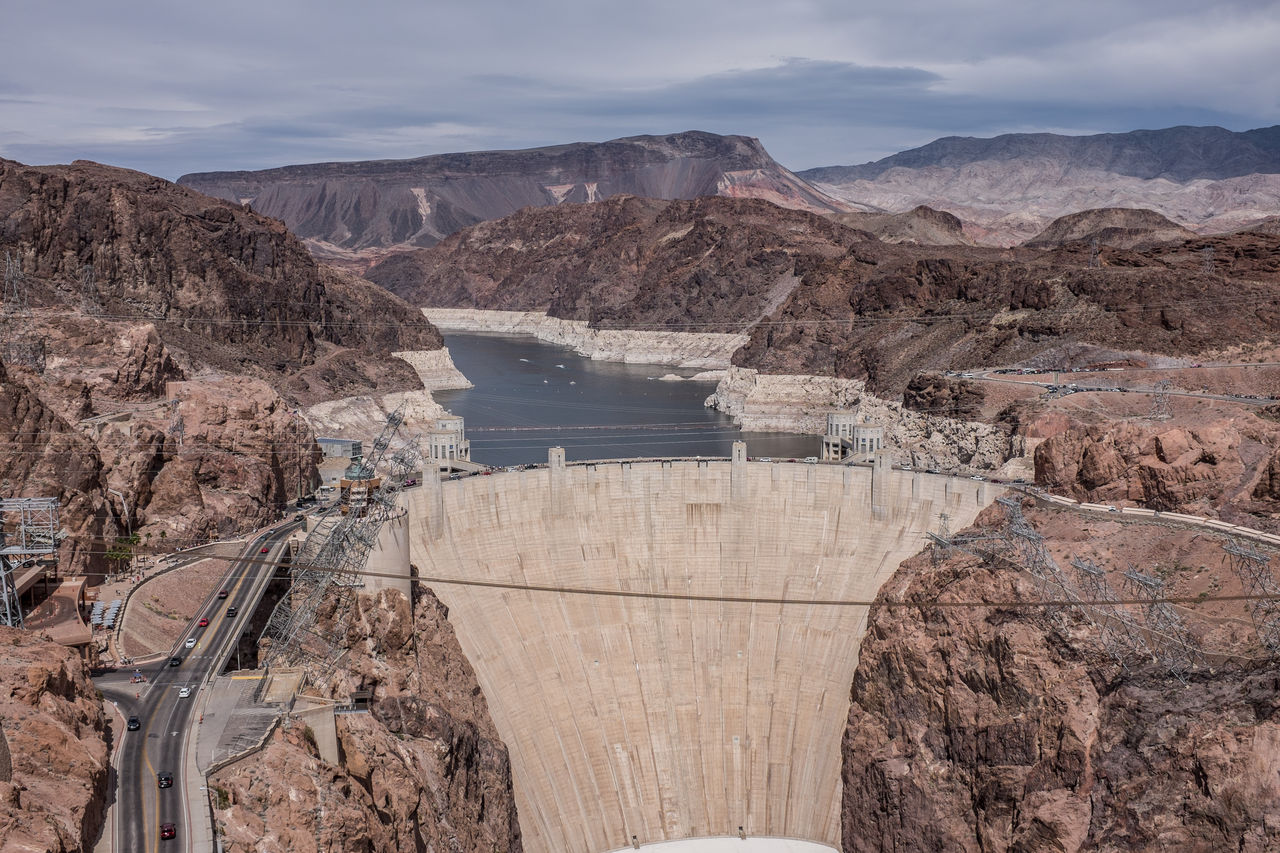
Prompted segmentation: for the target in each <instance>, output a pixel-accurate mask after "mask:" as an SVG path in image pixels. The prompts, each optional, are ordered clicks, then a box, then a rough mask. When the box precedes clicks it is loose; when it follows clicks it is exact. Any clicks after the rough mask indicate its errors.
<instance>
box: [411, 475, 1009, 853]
mask: <svg viewBox="0 0 1280 853" xmlns="http://www.w3.org/2000/svg"><path fill="white" fill-rule="evenodd" d="M553 452H554V451H553ZM999 493H1000V489H999V487H998V486H993V485H991V484H989V483H986V482H978V481H973V480H968V479H961V478H952V477H946V476H941V475H929V474H922V473H910V472H902V471H893V470H890V469H889V468H888V466H887V465H882V466H881V467H880V468H878V469H877V470H876V471H875V472H874V474H873V471H872V469H870V468H862V467H843V466H826V465H813V464H788V463H766V462H745V461H735V462H732V463H731V462H728V461H706V460H703V461H693V460H690V461H669V462H630V463H628V462H621V463H618V462H613V463H597V464H579V465H572V466H567V467H566V466H563V464H561V465H556V464H554V462H553V464H552V465H551V466H550V467H549V468H541V469H535V470H530V471H521V472H504V473H497V474H495V475H493V476H477V477H470V478H467V479H464V480H460V481H456V482H446V483H440V482H439V481H436V480H434V479H433V478H430V477H428V480H427V482H426V483H425V484H424V487H423V488H421V489H415V490H411V491H409V492H407V493H406V501H407V507H408V510H409V520H410V537H409V538H410V550H411V558H412V560H413V563H414V564H415V565H416V566H417V568H418V571H419V574H420V575H422V576H424V577H427V578H456V579H462V580H469V581H479V582H482V583H495V584H509V585H514V586H518V585H528V586H540V587H559V588H585V589H595V590H620V591H625V592H627V593H632V594H635V595H634V597H631V596H609V595H589V594H575V593H565V592H556V591H547V590H526V589H512V588H501V587H485V586H467V585H461V584H451V583H438V582H431V581H429V582H428V583H429V585H430V586H431V587H432V589H433V590H434V591H435V593H436V594H437V596H439V598H440V599H441V600H442V601H443V602H444V603H445V604H446V605H447V606H448V607H449V611H450V621H451V622H452V623H453V625H454V629H455V631H456V633H457V636H458V640H459V643H460V644H461V646H462V649H463V651H464V653H465V654H466V655H467V657H468V659H469V660H470V662H471V664H472V666H473V667H474V668H475V670H476V675H477V677H478V680H479V683H480V686H481V689H482V690H483V691H484V695H485V697H486V699H487V701H488V705H489V710H490V714H491V716H492V718H493V721H494V724H495V726H496V727H497V729H498V733H499V734H500V735H501V737H502V739H503V741H504V742H505V743H506V744H507V746H508V748H509V750H510V755H511V765H512V778H513V784H514V788H515V796H516V806H517V809H518V812H519V818H520V828H521V832H522V835H523V837H524V846H525V849H526V850H528V851H530V853H559V851H565V853H605V851H611V850H619V849H622V848H630V847H631V846H632V845H633V844H641V845H647V844H654V843H657V842H664V841H672V840H678V839H690V838H702V837H716V836H735V837H736V836H738V835H739V834H740V832H741V833H742V834H745V835H747V836H750V837H760V836H771V837H779V838H793V839H804V840H808V841H814V842H819V843H823V844H827V845H831V846H833V847H838V846H839V843H840V742H841V736H842V734H843V731H844V726H845V722H846V717H847V715H848V709H849V691H850V685H851V684H852V681H853V673H854V669H855V667H856V665H857V655H858V647H859V643H860V639H861V636H862V633H863V629H864V625H865V620H866V616H867V608H866V607H864V606H843V605H832V604H812V603H795V602H808V601H815V600H828V601H831V600H837V601H839V600H869V599H872V598H874V597H875V594H876V591H877V590H878V589H879V587H880V585H881V584H882V583H883V582H884V581H885V580H886V579H887V578H888V577H889V576H890V575H891V574H892V573H893V571H894V570H895V569H896V568H897V566H898V564H899V563H900V562H901V561H902V560H903V559H905V558H906V557H908V556H911V555H912V554H915V553H917V552H918V551H919V550H920V549H921V548H922V547H923V546H924V543H925V533H926V531H928V530H929V529H931V528H934V527H936V526H937V523H938V519H939V514H941V513H946V514H947V515H948V517H949V519H950V524H951V526H952V528H953V529H957V528H959V527H962V526H966V525H968V524H969V523H970V522H971V521H972V520H973V518H974V517H975V516H976V515H977V513H978V512H979V511H980V510H981V509H982V508H983V507H984V506H986V505H987V504H988V503H990V501H992V500H994V498H995V497H996V496H997V495H998V494H999ZM679 596H683V598H681V597H679ZM734 598H736V599H742V598H747V599H752V601H747V602H744V601H727V600H725V599H734ZM779 600H781V601H779Z"/></svg>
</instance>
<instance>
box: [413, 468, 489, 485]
mask: <svg viewBox="0 0 1280 853" xmlns="http://www.w3.org/2000/svg"><path fill="white" fill-rule="evenodd" d="M507 470H508V471H510V470H511V469H510V468H508V469H507ZM404 484H405V485H406V486H416V485H418V481H417V480H414V479H408V480H405V481H404Z"/></svg>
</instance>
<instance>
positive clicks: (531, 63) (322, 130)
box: [0, 0, 1280, 178]
mask: <svg viewBox="0 0 1280 853" xmlns="http://www.w3.org/2000/svg"><path fill="white" fill-rule="evenodd" d="M870 5H871V4H861V3H858V2H856V0H768V2H764V0H660V2H631V1H629V2H613V0H538V2H515V0H509V2H496V0H463V2H453V3H445V2H441V0H436V2H435V3H424V2H421V1H420V0H419V2H410V0H404V2H393V1H392V0H365V2H351V0H347V2H342V3H336V2H328V0H307V2H303V0H254V2H241V0H221V2H217V3H188V2H180V1H179V2H175V0H116V2H112V3H104V2H101V0H96V2H80V0H6V2H5V4H4V10H3V13H2V14H0V19H2V20H3V23H4V28H5V30H6V33H7V36H8V37H7V38H6V39H5V43H4V48H3V50H2V51H0V156H4V157H9V158H12V159H16V160H20V161H23V162H26V163H55V162H68V161H70V160H73V159H77V158H87V159H92V160H99V161H102V162H106V163H111V164H115V165H120V166H128V167H131V168H135V169H141V170H143V171H146V172H151V173H153V174H157V175H161V176H163V177H166V178H176V177H178V176H179V175H181V174H184V173H186V172H192V171H207V170H214V169H254V168H263V167H268V166H278V165H286V164H291V163H306V162H315V161H320V160H352V159H371V158H381V157H414V156H420V155H423V154H435V153H442V152H448V151H469V150H479V149H489V148H525V147H532V146H538V145H549V144H555V143H561V142H574V141H600V140H605V139H612V138H616V137H619V136H629V135H634V134H640V133H670V132H674V131H681V130H691V129H698V130H708V131H713V132H717V133H739V134H745V135H748V136H756V137H759V138H760V140H761V141H762V142H763V143H764V145H765V147H766V148H768V149H769V151H770V153H772V154H773V155H774V157H775V158H776V159H778V160H779V161H781V162H782V163H783V164H784V165H786V166H789V167H791V168H793V169H804V168H808V167H811V166H820V165H833V164H839V165H846V164H852V163H862V162H866V161H868V160H875V159H878V158H880V157H883V156H886V155H888V154H892V153H894V152H896V151H899V150H902V149H904V148H910V147H914V146H917V145H922V144H924V143H926V142H929V141H931V140H933V139H936V138H937V137H939V136H948V135H960V136H992V135H995V134H998V133H1006V132H1015V131H1056V132H1062V133H1097V132H1104V131H1126V130H1134V129H1137V128H1158V127H1169V126H1172V125H1177V124H1218V125H1222V126H1224V127H1227V128H1230V129H1232V130H1247V129H1249V128H1254V127H1264V126H1269V125H1273V124H1277V123H1280V59H1278V58H1277V57H1278V56H1280V49H1278V47H1277V46H1280V0H1255V1H1254V2H1248V1H1247V0H1240V1H1239V2H1235V0H1225V2H1224V0H1213V2H1209V3H1206V2H1204V0H1194V2H1192V0H1148V2H1132V0H1075V2H1071V3H1039V2H1034V0H951V2H943V0H893V2H885V3H881V4H875V5H877V6H880V7H882V8H878V9H877V8H863V7H866V6H870Z"/></svg>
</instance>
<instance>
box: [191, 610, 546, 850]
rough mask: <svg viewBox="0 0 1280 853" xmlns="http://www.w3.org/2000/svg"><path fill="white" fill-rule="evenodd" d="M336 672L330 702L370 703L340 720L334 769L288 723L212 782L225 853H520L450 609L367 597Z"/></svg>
mask: <svg viewBox="0 0 1280 853" xmlns="http://www.w3.org/2000/svg"><path fill="white" fill-rule="evenodd" d="M357 608H358V612H357V613H356V615H355V618H353V619H352V621H351V624H350V626H349V630H348V636H347V640H348V642H349V644H350V647H351V648H350V651H348V652H347V654H346V657H344V659H343V663H344V666H343V668H342V669H343V673H342V675H341V676H340V677H339V678H338V679H337V680H336V681H335V682H334V683H332V684H330V685H327V687H326V692H327V693H328V694H329V695H333V696H336V697H339V698H343V699H345V698H346V697H347V696H349V695H350V692H351V691H352V690H357V689H365V690H370V691H372V694H373V699H372V702H371V710H370V712H369V713H368V714H344V715H342V716H339V717H338V718H337V727H338V739H339V750H340V756H341V760H340V762H339V764H338V765H337V766H332V765H329V764H326V763H325V762H323V761H322V760H321V759H320V758H319V755H318V752H317V750H316V747H315V741H314V736H313V735H310V734H309V733H308V732H307V731H306V730H305V729H304V728H303V727H302V726H301V725H298V724H294V725H293V726H292V727H290V728H289V729H287V730H284V731H281V732H278V733H277V735H276V737H275V739H274V740H273V741H272V742H271V743H269V745H268V746H267V747H266V748H265V749H264V750H262V751H261V752H258V753H255V754H254V755H252V756H250V757H248V758H246V759H244V760H242V761H240V762H237V763H236V764H233V765H231V766H229V767H227V768H225V769H223V770H221V771H219V772H218V773H216V774H215V775H214V776H213V778H212V780H211V788H212V792H211V796H212V797H213V798H214V805H215V808H216V812H215V813H216V816H217V821H218V823H219V825H220V826H221V827H222V828H223V830H224V832H223V835H222V841H223V844H224V847H225V849H227V850H229V851H235V850H254V851H264V852H265V853H270V851H281V852H282V853H285V852H286V851H288V852H289V853H292V851H312V850H344V851H368V853H382V851H421V850H477V851H478V850H483V851H486V853H487V851H503V853H519V851H520V850H521V849H522V847H521V843H520V828H519V824H518V823H517V821H516V812H515V805H514V795H513V793H512V788H511V771H510V763H509V760H508V757H507V749H506V747H505V746H504V745H503V743H502V742H501V740H499V739H498V736H497V734H496V732H495V731H494V728H493V723H492V721H491V720H490V719H489V712H488V709H487V706H486V704H485V701H484V697H483V695H481V693H480V688H479V685H478V684H477V683H476V678H475V674H474V672H473V671H472V669H471V666H470V664H469V663H468V662H467V660H466V658H465V657H464V656H463V654H462V651H461V649H460V648H459V647H458V643H457V640H456V639H455V637H454V634H453V628H452V626H450V624H449V622H448V619H447V616H448V612H447V610H446V608H445V607H444V606H443V605H442V604H441V603H440V602H439V601H438V600H437V599H436V598H435V596H434V595H432V594H431V593H430V592H429V591H427V592H424V593H423V594H422V595H421V597H420V598H419V600H418V602H417V605H416V608H414V609H413V610H412V611H411V609H410V605H409V602H408V600H407V599H406V598H405V597H404V596H403V595H401V594H400V593H398V592H394V591H383V592H381V593H379V594H378V596H376V597H370V596H362V597H361V598H360V599H359V602H358V605H357Z"/></svg>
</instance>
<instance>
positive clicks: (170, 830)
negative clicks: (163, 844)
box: [160, 823, 178, 838]
mask: <svg viewBox="0 0 1280 853" xmlns="http://www.w3.org/2000/svg"><path fill="white" fill-rule="evenodd" d="M160 837H161V838H177V837H178V828H177V827H176V826H174V825H173V824H171V823H162V824H160Z"/></svg>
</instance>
